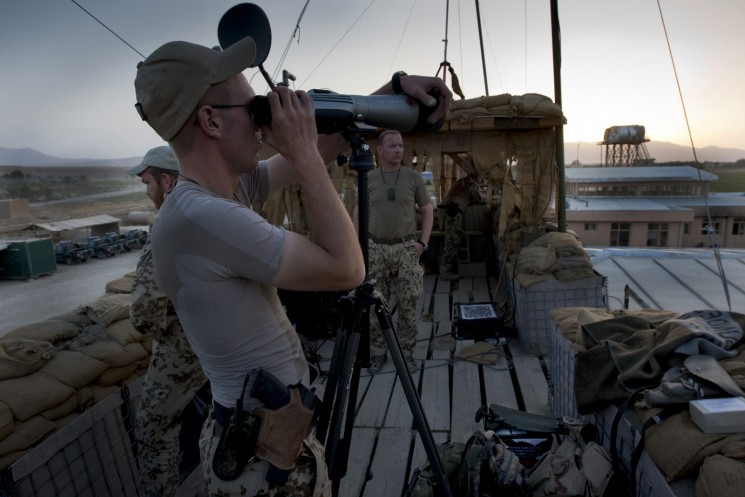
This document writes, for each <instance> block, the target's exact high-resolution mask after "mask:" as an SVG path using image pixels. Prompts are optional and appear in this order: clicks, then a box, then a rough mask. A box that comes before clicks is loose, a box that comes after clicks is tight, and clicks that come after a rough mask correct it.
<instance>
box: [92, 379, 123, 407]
mask: <svg viewBox="0 0 745 497" xmlns="http://www.w3.org/2000/svg"><path fill="white" fill-rule="evenodd" d="M88 388H90V391H91V392H92V393H93V403H94V404H97V403H99V402H101V401H102V400H103V399H105V398H106V397H108V396H109V395H120V394H121V390H122V389H121V388H120V387H118V386H116V385H109V386H105V387H104V386H101V385H96V384H95V383H93V384H91V385H89V387H88Z"/></svg>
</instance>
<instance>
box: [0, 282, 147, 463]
mask: <svg viewBox="0 0 745 497" xmlns="http://www.w3.org/2000/svg"><path fill="white" fill-rule="evenodd" d="M131 303H132V299H131V295H130V294H128V293H108V294H106V295H104V296H102V297H100V298H99V299H97V300H95V301H93V302H90V303H88V304H85V305H82V306H80V307H79V308H78V309H76V310H74V311H72V312H69V313H67V314H63V315H59V316H55V317H53V318H51V319H47V320H45V321H41V322H38V323H35V324H31V325H27V326H23V327H21V328H18V329H16V330H13V331H11V332H9V333H7V334H6V335H4V336H3V337H2V338H0V470H3V469H5V468H7V467H8V466H9V465H10V464H12V463H13V462H15V461H16V460H17V459H18V458H20V457H21V456H22V455H24V454H25V453H27V452H28V451H30V450H31V449H32V448H33V446H34V445H36V444H37V443H38V442H40V441H41V440H43V439H44V438H45V437H47V436H49V435H50V434H51V433H52V432H54V431H55V430H57V429H59V428H60V427H62V426H64V425H65V424H67V423H68V422H70V421H71V420H72V419H74V418H75V417H77V416H78V415H79V414H80V413H81V412H83V411H84V410H86V409H88V408H89V407H91V406H92V405H94V404H95V403H96V402H98V401H99V400H101V399H103V398H104V397H106V396H107V395H109V394H111V393H115V392H118V391H119V390H120V388H121V386H123V385H126V384H129V383H131V382H133V381H134V380H136V379H137V378H139V377H140V376H141V375H142V374H143V373H144V372H145V371H146V369H147V366H148V361H149V356H150V352H151V350H152V349H151V347H152V341H151V337H146V336H145V335H142V334H141V333H139V332H138V331H136V330H135V329H134V327H133V326H132V323H131V322H130V320H129V311H130V307H131Z"/></svg>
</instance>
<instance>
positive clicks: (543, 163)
mask: <svg viewBox="0 0 745 497" xmlns="http://www.w3.org/2000/svg"><path fill="white" fill-rule="evenodd" d="M523 118H529V119H528V120H527V121H526V120H525V119H523ZM561 122H563V114H562V111H561V108H560V107H559V106H558V105H556V104H554V103H553V102H552V101H551V100H550V99H549V98H548V97H545V96H543V95H538V94H526V95H522V96H519V95H510V94H502V95H495V96H490V97H480V98H474V99H468V100H457V101H455V102H454V103H453V107H452V109H451V111H450V113H449V114H448V116H447V118H446V120H445V123H444V125H443V127H442V129H441V130H440V131H438V132H434V133H405V134H404V145H405V157H404V163H405V164H409V165H411V167H413V168H414V169H415V170H417V171H420V172H422V171H429V172H431V173H432V178H433V185H432V186H433V189H434V196H435V201H436V203H440V201H441V199H442V198H443V197H444V196H445V194H446V193H447V191H448V189H449V188H450V186H451V184H452V183H453V182H454V181H455V180H457V179H458V178H459V177H461V176H463V175H464V174H465V173H466V172H467V171H469V170H471V171H472V172H478V173H479V174H480V176H481V177H482V178H483V179H487V180H488V182H489V185H490V186H491V188H490V189H489V191H488V197H489V198H488V202H487V205H489V206H491V212H490V216H491V219H492V222H491V226H490V228H491V230H492V232H493V233H494V234H495V235H496V236H497V238H498V240H499V241H500V245H501V251H502V252H503V255H504V256H505V257H506V258H507V259H508V260H511V261H514V258H515V257H516V256H517V253H518V252H519V251H520V249H521V248H522V246H523V245H525V244H526V243H527V242H529V241H530V240H531V239H533V238H536V237H538V236H540V235H541V234H542V233H544V232H545V231H547V229H546V225H547V223H548V222H549V221H551V220H553V219H554V216H555V214H554V210H553V209H552V208H551V204H552V198H553V194H554V188H555V186H556V167H555V164H556V161H555V136H556V131H555V127H556V125H557V123H561ZM376 138H377V133H372V134H370V136H369V137H368V138H367V139H366V141H367V143H368V144H369V145H370V146H371V147H372V148H373V149H374V147H375V145H376ZM263 154H264V156H265V157H269V156H271V155H273V154H274V151H272V150H270V149H269V147H265V148H264V149H263ZM328 170H329V174H330V176H331V178H332V180H333V181H334V184H335V185H336V187H337V190H338V191H339V194H340V195H341V197H342V199H343V200H344V203H345V205H346V206H347V209H348V211H349V212H350V213H351V212H352V209H353V208H354V205H355V202H356V191H355V190H356V183H357V179H356V173H355V172H350V171H349V169H348V167H347V166H346V165H345V166H343V167H339V166H337V165H336V163H335V162H334V163H331V164H329V166H328ZM261 211H262V212H263V214H264V215H265V216H266V217H267V218H268V219H269V220H270V221H271V222H273V223H278V224H284V225H285V226H286V227H287V228H288V229H290V230H292V231H296V232H298V233H304V234H307V233H308V231H309V226H308V225H307V222H306V220H305V216H304V215H303V206H302V192H301V191H300V188H299V186H298V185H293V186H292V187H290V188H288V189H285V190H284V191H282V192H278V193H277V194H275V195H274V196H273V197H272V198H270V199H269V200H268V201H267V202H266V203H265V204H264V205H263V206H261ZM436 228H437V227H436Z"/></svg>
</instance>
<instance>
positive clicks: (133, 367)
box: [96, 363, 137, 387]
mask: <svg viewBox="0 0 745 497" xmlns="http://www.w3.org/2000/svg"><path fill="white" fill-rule="evenodd" d="M135 371H137V364H136V363H133V364H127V365H125V366H120V367H117V368H109V369H107V370H106V372H105V373H104V374H102V375H101V376H99V377H98V378H97V379H96V385H99V386H102V387H108V386H111V385H119V384H121V383H122V382H123V381H124V380H125V379H127V378H129V377H130V376H132V375H133V374H134V372H135Z"/></svg>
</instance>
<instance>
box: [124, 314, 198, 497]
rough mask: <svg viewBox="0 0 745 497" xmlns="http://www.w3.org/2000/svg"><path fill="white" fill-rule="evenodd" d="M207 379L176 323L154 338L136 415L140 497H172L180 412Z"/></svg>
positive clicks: (176, 465) (174, 492) (176, 483)
mask: <svg viewBox="0 0 745 497" xmlns="http://www.w3.org/2000/svg"><path fill="white" fill-rule="evenodd" d="M206 381H207V380H206V379H205V377H204V374H203V373H202V367H201V365H200V364H199V360H198V359H197V358H196V356H195V355H194V353H193V352H192V351H191V347H190V346H189V342H188V341H187V340H186V335H185V334H184V330H183V329H182V328H181V324H180V323H179V322H178V321H174V322H173V323H172V324H171V325H170V326H169V328H168V329H167V330H166V332H165V333H164V334H163V337H162V338H161V340H160V342H157V341H155V340H153V352H152V355H151V356H150V366H149V367H148V370H147V373H146V374H145V378H144V380H143V384H142V396H141V403H140V407H139V409H138V411H137V414H136V416H135V436H136V437H137V441H138V444H137V446H138V450H139V455H138V463H139V466H140V479H139V482H138V489H139V495H140V496H141V497H155V496H158V497H170V496H174V495H176V489H177V488H178V484H179V433H180V431H181V414H182V412H183V411H184V408H186V406H187V405H188V404H189V402H190V401H191V399H192V398H194V395H195V394H196V393H197V391H198V390H199V389H200V388H201V387H202V386H204V384H205V383H206Z"/></svg>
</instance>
